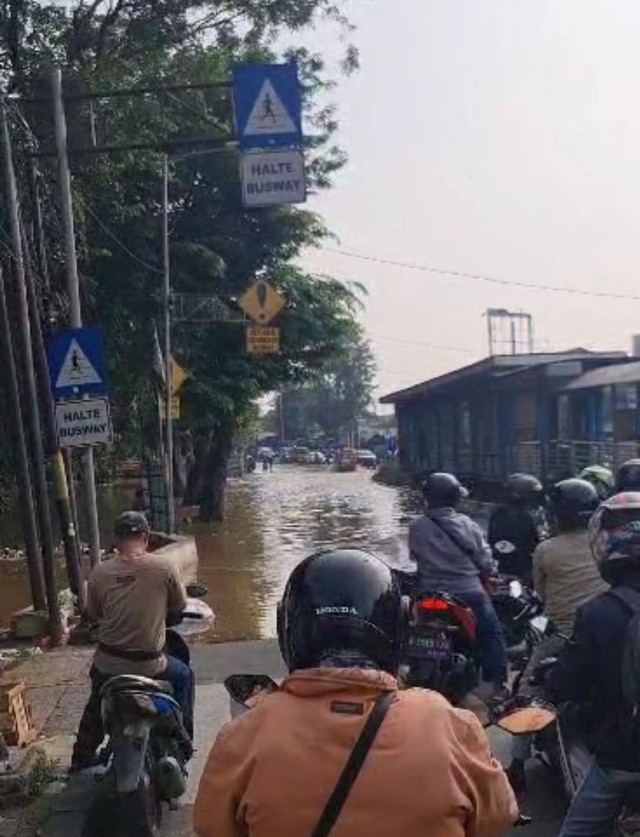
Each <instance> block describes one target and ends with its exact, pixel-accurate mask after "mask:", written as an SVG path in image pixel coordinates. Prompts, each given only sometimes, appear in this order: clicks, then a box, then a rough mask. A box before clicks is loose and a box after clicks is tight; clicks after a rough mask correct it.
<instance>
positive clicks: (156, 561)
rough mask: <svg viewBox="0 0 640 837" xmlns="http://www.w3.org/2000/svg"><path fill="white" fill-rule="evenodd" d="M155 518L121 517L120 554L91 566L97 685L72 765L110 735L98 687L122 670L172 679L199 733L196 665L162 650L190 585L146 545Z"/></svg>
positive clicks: (188, 724) (85, 760)
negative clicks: (167, 629)
mask: <svg viewBox="0 0 640 837" xmlns="http://www.w3.org/2000/svg"><path fill="white" fill-rule="evenodd" d="M149 534H150V530H149V523H148V521H147V519H146V517H145V516H144V515H143V514H142V513H140V512H135V511H129V512H124V513H123V514H121V515H120V517H118V519H117V520H116V524H115V537H116V550H117V551H116V554H115V555H114V556H112V557H111V558H109V559H108V560H106V561H103V562H102V563H101V564H98V566H97V567H95V568H94V569H93V571H92V572H91V575H90V576H89V580H88V586H87V616H88V619H89V620H90V621H92V622H96V623H97V626H98V648H97V650H96V653H95V656H94V658H93V665H92V667H91V673H90V676H91V685H92V692H91V696H90V698H89V702H88V704H87V706H86V708H85V711H84V714H83V716H82V720H81V722H80V727H79V730H78V736H77V740H76V744H75V747H74V751H73V757H72V768H73V769H76V770H77V769H81V768H82V767H84V766H86V765H87V764H91V763H92V761H93V759H94V757H95V752H96V749H97V748H98V746H99V745H100V744H101V742H102V739H103V737H104V734H103V728H102V721H101V717H100V689H101V688H102V686H103V685H104V684H105V683H106V682H107V680H109V679H110V678H111V677H114V676H115V675H119V674H134V675H142V676H146V677H151V678H161V679H163V680H167V681H169V682H170V683H171V685H172V687H173V692H174V696H175V699H176V701H177V702H178V703H179V704H180V707H181V709H182V712H183V716H184V725H185V729H186V730H187V732H188V733H189V735H191V736H193V706H192V705H191V703H192V693H193V672H192V671H191V669H190V668H189V666H187V665H185V663H183V662H182V661H181V660H178V659H176V658H174V657H170V656H168V655H166V654H165V653H164V650H163V649H164V645H165V626H166V624H167V622H169V623H171V622H172V621H177V620H178V619H179V617H180V614H181V613H182V611H183V610H184V608H185V605H186V603H187V597H186V592H185V588H184V586H183V584H182V581H181V580H180V576H179V575H178V572H177V570H176V568H175V566H174V565H173V564H172V563H171V562H169V561H167V560H166V559H164V558H160V557H158V556H156V555H154V554H153V553H149V552H147V549H148V546H149Z"/></svg>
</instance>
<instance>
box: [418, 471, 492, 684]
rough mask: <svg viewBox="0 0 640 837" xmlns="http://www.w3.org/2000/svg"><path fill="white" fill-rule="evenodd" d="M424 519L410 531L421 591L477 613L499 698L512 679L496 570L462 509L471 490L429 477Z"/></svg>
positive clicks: (485, 660) (451, 479)
mask: <svg viewBox="0 0 640 837" xmlns="http://www.w3.org/2000/svg"><path fill="white" fill-rule="evenodd" d="M422 490H423V495H424V499H425V503H426V509H425V512H424V515H423V516H422V517H420V518H418V520H415V521H414V522H413V523H412V524H411V526H410V528H409V552H410V556H411V558H412V559H413V560H414V561H415V562H416V564H417V568H418V586H419V589H420V591H430V590H441V591H443V592H445V593H451V594H452V595H454V596H456V597H457V598H459V599H461V600H462V601H463V602H465V603H466V604H467V605H469V607H471V608H472V610H473V612H474V614H475V617H476V621H477V636H478V648H479V652H480V658H481V664H482V674H483V678H484V680H485V681H487V682H488V683H490V684H492V694H489V695H487V696H488V697H500V696H501V695H502V694H503V693H504V684H505V683H506V680H507V652H506V647H505V640H504V634H503V631H502V626H501V625H500V621H499V620H498V617H497V615H496V612H495V610H494V608H493V604H492V603H491V598H490V597H489V595H488V594H487V592H486V590H485V586H484V584H485V583H486V581H487V580H488V578H489V577H490V575H491V574H492V572H493V571H494V563H493V558H492V554H491V547H490V546H489V544H488V543H487V542H486V540H485V538H484V535H483V533H482V530H481V529H480V527H479V526H478V524H477V523H475V522H474V521H473V520H471V518H470V517H468V516H467V515H465V514H461V513H460V512H459V511H458V510H457V508H458V506H459V504H460V502H461V500H462V499H463V498H464V497H466V496H467V491H466V489H465V488H463V487H462V485H460V483H459V482H458V480H457V479H456V477H455V476H453V474H446V473H434V474H430V475H429V476H428V477H427V478H426V480H425V481H424V483H423V488H422Z"/></svg>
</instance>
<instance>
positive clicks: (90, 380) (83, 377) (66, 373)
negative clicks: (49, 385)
mask: <svg viewBox="0 0 640 837" xmlns="http://www.w3.org/2000/svg"><path fill="white" fill-rule="evenodd" d="M100 383H102V378H101V377H100V375H98V373H97V372H96V370H95V369H94V368H93V365H92V364H91V361H90V360H89V358H88V357H87V356H86V354H85V353H84V352H83V351H82V348H81V347H80V344H79V343H78V341H77V340H72V341H71V343H70V344H69V349H68V351H67V355H66V357H65V359H64V361H63V364H62V368H61V369H60V373H59V375H58V378H57V380H56V389H60V388H62V387H81V386H84V385H86V384H100Z"/></svg>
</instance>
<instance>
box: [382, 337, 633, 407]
mask: <svg viewBox="0 0 640 837" xmlns="http://www.w3.org/2000/svg"><path fill="white" fill-rule="evenodd" d="M624 357H626V355H625V353H624V352H590V351H588V350H587V349H580V348H578V349H570V350H569V351H566V352H540V353H535V354H528V355H525V354H522V355H493V356H490V357H486V358H483V359H482V360H479V361H477V362H476V363H471V364H469V365H468V366H462V367H460V368H459V369H454V370H453V371H452V372H446V373H445V374H444V375H438V376H437V377H436V378H431V379H430V380H428V381H422V382H421V383H419V384H415V385H414V386H412V387H407V388H406V389H402V390H398V391H397V392H392V393H390V394H389V395H385V396H383V397H382V398H381V399H380V403H381V404H395V403H396V402H397V401H404V400H406V399H410V398H412V397H413V396H416V395H423V394H424V393H427V392H429V393H431V392H433V391H434V390H437V389H439V388H440V387H443V386H446V385H447V384H453V383H456V382H458V381H461V380H464V379H465V378H473V377H479V376H482V375H486V374H487V373H489V374H491V375H495V374H496V371H497V370H498V369H499V370H500V372H501V373H503V374H504V373H505V372H510V371H520V370H523V369H528V368H532V367H534V366H541V365H543V364H548V363H557V362H558V361H563V360H582V359H587V358H589V359H590V360H598V359H600V358H602V359H603V360H610V359H612V358H624Z"/></svg>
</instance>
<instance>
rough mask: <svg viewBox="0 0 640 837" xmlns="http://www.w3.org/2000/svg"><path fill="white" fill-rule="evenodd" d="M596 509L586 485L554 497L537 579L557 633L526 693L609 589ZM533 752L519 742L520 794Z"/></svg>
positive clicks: (537, 558)
mask: <svg viewBox="0 0 640 837" xmlns="http://www.w3.org/2000/svg"><path fill="white" fill-rule="evenodd" d="M597 507H598V495H597V492H596V489H595V488H594V486H593V485H592V484H591V483H588V482H586V481H584V480H579V479H569V480H562V482H559V483H557V484H556V485H555V486H554V487H553V489H552V491H551V494H550V498H549V508H550V512H551V515H552V517H553V519H554V521H555V527H556V531H557V534H556V535H555V536H554V537H552V538H549V539H548V540H546V541H543V542H542V543H541V544H540V545H539V546H538V547H537V549H536V551H535V552H534V556H533V576H534V583H535V589H536V592H537V593H538V595H539V596H540V598H541V599H542V602H543V605H544V611H545V615H546V616H547V617H548V618H549V619H550V621H551V623H552V624H553V626H554V628H555V629H556V632H555V633H553V634H552V635H550V636H549V637H547V638H546V639H544V640H543V641H542V642H541V643H540V644H539V645H537V646H536V647H535V648H534V650H533V653H532V655H531V659H530V660H529V663H528V665H527V668H526V670H525V672H524V674H523V676H522V678H521V683H523V684H525V688H526V684H527V683H528V682H529V679H530V677H531V675H532V674H533V672H534V671H535V669H536V667H537V665H538V663H539V662H540V661H541V660H542V659H544V658H545V657H550V656H552V655H554V654H557V653H558V651H559V649H560V648H561V647H562V646H563V645H564V642H565V637H567V636H569V634H570V633H571V631H572V629H573V623H574V619H575V615H576V611H577V610H578V608H579V607H580V606H581V605H583V604H585V603H586V602H588V601H590V600H591V599H593V597H594V596H597V595H598V594H599V593H602V592H603V591H605V590H606V589H607V584H606V582H604V581H603V580H602V578H601V576H600V574H599V572H598V570H597V567H596V566H595V564H594V562H593V558H592V557H591V550H590V547H589V540H588V536H587V526H588V523H589V520H590V518H591V515H592V514H593V512H594V510H595V509H596V508H597ZM530 749H531V748H530V740H529V738H528V736H518V737H516V738H514V740H513V746H512V761H511V764H510V765H509V767H508V768H507V775H508V776H509V779H510V781H511V784H512V786H513V788H514V790H516V791H524V790H525V789H526V777H525V763H526V761H527V759H528V758H529V756H530Z"/></svg>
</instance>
